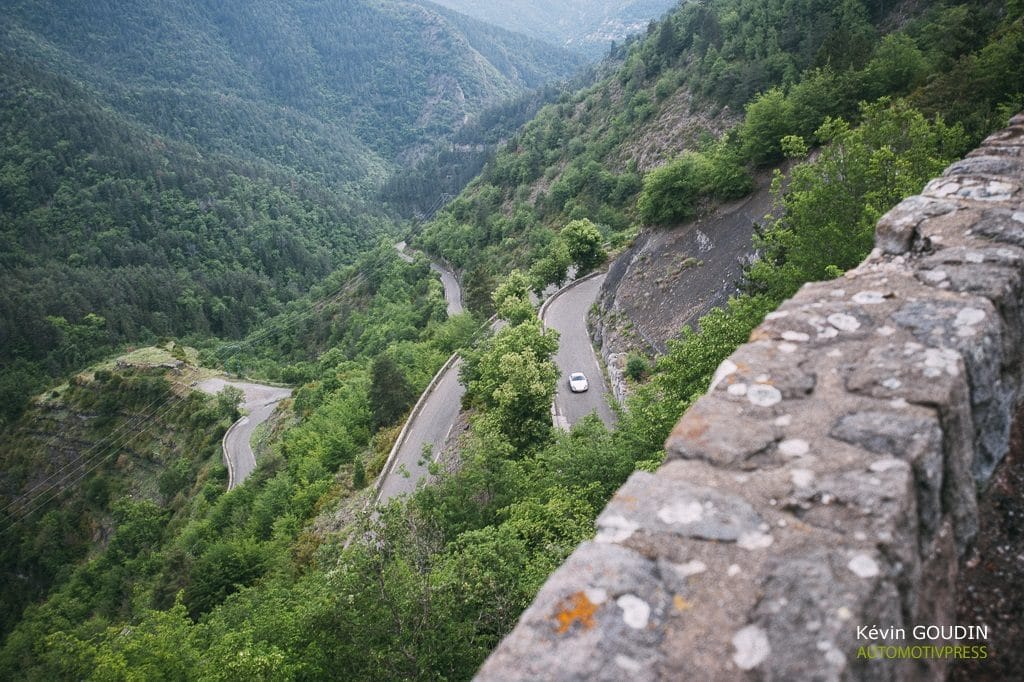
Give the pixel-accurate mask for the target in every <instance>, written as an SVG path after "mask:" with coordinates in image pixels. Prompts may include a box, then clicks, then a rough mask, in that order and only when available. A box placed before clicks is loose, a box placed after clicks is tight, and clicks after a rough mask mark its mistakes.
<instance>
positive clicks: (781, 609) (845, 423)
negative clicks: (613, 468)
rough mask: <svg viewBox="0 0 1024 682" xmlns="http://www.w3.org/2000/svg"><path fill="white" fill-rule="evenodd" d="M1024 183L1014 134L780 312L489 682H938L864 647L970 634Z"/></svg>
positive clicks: (996, 453)
mask: <svg viewBox="0 0 1024 682" xmlns="http://www.w3.org/2000/svg"><path fill="white" fill-rule="evenodd" d="M1022 182H1024V115H1019V116H1017V117H1015V118H1014V119H1013V120H1012V121H1011V127H1010V128H1008V129H1006V130H1004V131H1002V132H1000V133H997V134H995V135H993V136H991V137H989V138H988V139H987V140H986V141H985V142H984V143H983V145H982V146H981V148H979V149H978V150H976V151H974V152H972V153H971V154H970V155H969V156H968V157H967V158H965V159H964V160H963V161H960V162H957V163H955V164H953V165H952V166H950V167H949V168H948V169H947V170H946V172H945V173H944V174H943V175H942V177H940V178H938V179H936V180H933V181H932V182H931V183H929V184H928V185H927V186H926V187H925V189H924V190H923V192H922V194H921V195H920V196H916V197H913V198H910V199H907V200H906V201H904V202H902V203H901V204H900V205H898V206H897V207H896V208H894V209H893V210H892V211H890V212H889V213H888V214H887V215H886V216H884V217H883V218H882V220H881V221H880V222H879V224H878V228H877V236H876V247H877V248H876V249H875V251H873V252H872V254H871V256H870V257H869V258H868V259H867V261H865V262H864V263H863V264H862V265H861V266H860V267H859V268H857V269H856V270H854V271H851V272H849V273H848V274H847V275H846V276H845V277H843V278H841V279H838V280H835V281H831V282H826V283H815V284H810V285H807V286H805V287H804V288H803V289H801V291H800V292H799V293H798V294H797V295H796V296H795V297H794V298H793V299H791V300H789V301H787V302H786V303H784V304H783V305H782V306H781V307H780V308H779V310H777V311H776V312H774V313H771V314H770V315H769V316H768V318H767V319H766V320H765V322H764V323H763V324H762V325H761V326H760V327H758V328H757V329H756V330H755V331H754V333H753V335H752V336H751V339H750V342H749V343H748V344H746V345H745V346H742V347H741V348H740V349H739V350H737V351H736V353H734V354H733V355H732V356H731V357H730V359H728V360H726V361H725V362H724V363H722V366H721V367H720V368H719V370H718V372H717V374H716V377H715V380H714V382H713V385H712V386H711V388H710V390H709V391H708V394H707V395H705V396H704V397H703V398H701V399H700V400H699V401H698V402H697V403H696V404H695V405H694V406H693V407H692V408H691V409H690V410H689V411H688V412H687V413H686V414H685V415H683V417H682V419H681V420H680V421H679V423H678V425H677V426H676V428H675V429H674V430H673V432H672V434H671V436H670V437H669V439H668V441H667V442H666V450H667V452H668V458H667V461H666V463H665V464H664V465H663V466H662V467H661V468H660V469H659V470H658V472H657V473H656V474H649V473H645V472H637V473H635V474H633V476H632V477H631V478H630V479H629V481H627V483H626V484H625V485H624V486H623V487H622V488H621V489H620V490H619V492H618V493H617V494H616V495H615V497H614V498H613V499H612V501H611V502H610V503H609V505H608V507H607V508H606V509H605V510H604V512H603V513H602V514H601V515H600V517H599V518H598V521H597V526H598V530H597V535H596V537H595V538H594V540H593V541H591V542H586V543H584V544H582V545H581V546H580V547H579V548H577V550H576V551H575V552H574V553H573V554H572V555H571V556H570V557H569V559H568V560H567V561H566V562H565V564H564V565H563V566H562V567H561V568H560V569H558V570H557V571H556V572H555V573H554V574H553V575H552V576H551V578H550V579H549V580H548V581H547V583H546V584H545V585H544V587H543V588H542V589H541V591H540V593H539V594H538V595H537V598H536V599H535V601H534V603H533V604H532V605H531V606H530V608H529V609H527V611H526V612H525V613H524V614H523V616H522V617H521V619H520V621H519V624H518V625H517V627H516V629H515V630H514V631H513V632H512V633H511V634H510V635H509V636H508V637H506V638H505V640H504V641H503V642H502V643H501V645H500V646H499V647H498V649H497V650H496V651H495V652H494V653H493V654H492V656H491V657H490V659H488V661H487V662H486V663H485V664H484V666H483V668H481V670H480V672H479V674H478V679H480V680H501V681H503V682H504V681H507V680H536V679H560V680H575V679H579V680H620V679H631V680H647V679H680V680H684V679H694V680H732V679H737V678H740V679H743V678H746V677H749V678H751V679H778V680H798V679H801V680H802V679H821V680H827V679H871V680H885V679H929V680H930V679H937V678H941V677H943V676H944V675H945V673H946V666H947V662H945V661H943V660H937V659H931V660H880V659H867V658H863V657H860V656H858V652H859V648H860V647H861V646H868V645H884V644H887V643H888V642H887V641H886V640H885V638H884V637H883V638H882V639H865V638H864V637H863V636H862V637H860V638H859V637H858V626H868V627H870V626H877V627H879V628H883V629H884V628H903V629H904V630H905V633H906V638H905V639H906V641H905V640H904V639H903V638H901V637H898V636H897V637H895V638H891V639H893V640H894V641H893V643H895V644H912V643H913V642H912V641H910V640H912V639H913V638H912V637H911V633H912V628H913V626H915V625H951V624H955V611H954V609H955V596H956V595H955V582H956V577H957V574H958V571H959V565H960V560H961V558H962V557H963V556H964V554H965V552H966V550H967V548H968V547H969V546H970V544H971V542H972V539H973V537H974V535H975V534H976V532H977V527H978V520H977V492H976V491H977V490H979V489H983V488H984V485H985V483H986V481H987V480H988V478H989V477H990V475H991V473H992V471H993V469H994V468H995V466H996V465H997V464H998V462H999V460H1000V459H1001V458H1002V457H1003V455H1004V454H1005V452H1006V450H1007V447H1008V437H1009V427H1010V421H1011V417H1012V414H1013V413H1014V410H1015V408H1016V405H1017V404H1018V402H1019V399H1020V397H1021V378H1022V377H1021V374H1022V366H1021V355H1022V351H1024V348H1022V344H1024V309H1022V294H1024V291H1022V273H1024V189H1022ZM862 635H863V633H862ZM933 643H934V642H933ZM939 643H940V644H944V643H945V642H939ZM979 643H981V644H983V643H984V642H966V644H968V645H970V644H979Z"/></svg>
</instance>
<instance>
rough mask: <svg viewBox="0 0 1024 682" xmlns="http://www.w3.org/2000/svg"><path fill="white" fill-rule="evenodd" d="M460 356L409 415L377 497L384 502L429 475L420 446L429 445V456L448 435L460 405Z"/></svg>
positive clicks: (409, 490) (410, 488)
mask: <svg viewBox="0 0 1024 682" xmlns="http://www.w3.org/2000/svg"><path fill="white" fill-rule="evenodd" d="M461 366H462V361H461V360H456V361H455V362H453V363H452V364H451V366H450V367H449V368H448V370H447V371H446V372H445V373H444V374H443V375H442V376H441V378H440V379H439V380H438V382H437V385H436V386H435V388H434V390H433V391H432V392H431V393H430V395H428V396H427V397H426V399H424V402H423V405H422V406H421V407H420V412H419V413H418V414H416V415H415V416H414V417H413V420H412V422H410V423H409V426H408V427H407V430H406V437H405V440H404V441H403V442H402V445H401V447H399V449H398V453H397V454H396V455H395V460H394V465H393V466H392V467H391V470H390V471H388V472H387V473H386V474H385V477H384V483H383V484H382V485H381V489H380V494H379V495H378V497H377V500H378V501H379V502H382V503H386V502H387V501H388V500H390V499H391V498H392V497H396V496H398V495H405V494H407V493H411V492H413V491H414V490H416V484H417V483H418V482H419V481H420V479H424V478H426V477H427V476H428V475H429V472H428V471H427V465H428V464H429V463H430V462H429V461H427V460H425V459H424V457H423V447H424V446H425V445H429V446H430V448H431V455H430V456H431V459H433V458H434V457H435V456H437V454H439V449H440V448H441V447H442V446H443V445H444V442H445V440H446V439H447V438H448V433H449V432H450V431H451V429H452V425H454V424H455V420H456V419H457V418H458V416H459V410H460V409H461V407H462V394H463V393H465V392H466V389H465V388H464V387H463V386H462V384H460V383H459V367H461Z"/></svg>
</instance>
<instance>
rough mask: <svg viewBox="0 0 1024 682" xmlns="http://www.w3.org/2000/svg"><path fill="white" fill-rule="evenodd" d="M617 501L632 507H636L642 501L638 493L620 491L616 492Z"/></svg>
mask: <svg viewBox="0 0 1024 682" xmlns="http://www.w3.org/2000/svg"><path fill="white" fill-rule="evenodd" d="M615 501H616V502H617V503H618V504H621V505H625V506H626V507H628V508H632V509H636V506H637V505H638V504H639V503H640V500H638V499H637V497H636V495H622V494H620V493H615Z"/></svg>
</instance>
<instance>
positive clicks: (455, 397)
mask: <svg viewBox="0 0 1024 682" xmlns="http://www.w3.org/2000/svg"><path fill="white" fill-rule="evenodd" d="M395 248H397V249H398V251H399V253H400V254H401V255H402V257H403V258H406V259H408V260H411V258H410V257H409V256H408V254H406V253H405V252H404V248H405V244H404V242H400V243H399V244H396V245H395ZM432 267H433V266H432ZM435 269H436V270H437V271H438V272H442V278H441V281H442V283H443V284H444V291H445V298H446V300H447V301H448V311H449V314H454V313H452V310H453V309H456V308H454V304H457V305H458V307H457V309H456V310H457V311H458V312H461V310H462V306H461V300H462V291H461V289H460V288H459V284H458V281H457V280H456V278H455V277H454V274H451V273H450V271H448V272H449V274H451V277H450V279H446V277H445V276H444V274H443V273H444V271H445V268H443V267H441V266H438V267H437V268H435ZM602 281H604V275H603V274H601V275H595V276H591V277H589V278H585V279H583V280H580V281H579V282H578V283H574V284H572V285H569V286H567V287H565V288H563V289H562V290H560V291H559V292H557V293H556V294H555V295H554V296H552V298H551V300H550V302H549V303H548V304H547V305H545V306H544V307H543V308H542V313H543V317H542V321H543V322H544V323H545V324H546V325H547V326H549V327H552V328H554V329H556V330H558V333H559V337H560V343H559V351H558V354H557V355H556V356H555V364H556V365H557V366H558V369H559V371H560V372H561V378H560V379H559V383H558V392H557V394H556V396H555V403H554V408H553V410H552V411H553V417H554V421H555V423H556V425H558V426H561V427H562V428H569V427H570V426H572V425H573V424H575V423H576V422H577V421H579V420H580V419H582V418H583V417H585V416H586V415H588V414H590V413H591V412H595V411H596V412H597V414H598V416H599V417H600V418H601V420H602V421H604V423H605V424H607V425H609V426H610V425H612V424H614V423H615V413H614V412H612V410H611V408H610V407H609V405H608V399H607V397H606V396H607V394H608V389H607V386H606V384H605V381H604V376H603V374H602V372H601V367H600V366H599V365H598V363H597V358H596V356H595V355H594V351H593V346H592V345H591V342H590V336H589V334H588V333H587V326H586V315H587V311H588V310H590V306H591V305H593V303H594V301H595V300H596V298H597V294H598V291H599V290H600V288H601V282H602ZM500 324H501V323H500V321H499V322H498V323H496V325H500ZM461 366H462V360H461V358H459V357H458V356H452V357H451V358H450V359H449V360H448V362H447V363H445V365H444V366H443V367H442V368H441V370H440V371H439V372H438V373H437V375H435V376H434V378H433V380H432V381H431V383H430V385H429V386H428V387H427V390H426V391H424V392H423V395H421V396H420V399H419V401H418V402H417V403H416V406H415V407H413V410H412V413H411V414H410V415H409V419H408V420H407V421H406V424H405V426H404V427H403V429H402V432H401V433H400V434H399V436H398V440H397V441H396V442H395V446H394V448H393V449H392V451H391V454H390V455H389V457H388V461H387V463H386V464H385V466H384V470H383V471H382V472H381V476H380V478H379V479H378V483H377V496H376V501H377V502H379V503H387V502H388V501H389V500H391V499H392V498H394V497H397V496H400V495H406V494H409V493H412V492H413V491H415V490H416V485H417V484H418V483H419V482H420V481H421V480H423V479H425V478H426V477H428V476H429V475H430V472H429V471H428V467H429V465H430V461H429V460H432V459H434V458H435V457H436V456H437V455H438V454H439V453H440V449H441V448H442V447H443V446H444V444H445V442H446V441H447V440H448V436H449V435H450V434H451V430H452V428H453V427H454V425H455V422H456V421H457V420H458V417H459V412H460V410H461V406H462V396H463V394H464V393H465V390H466V389H465V387H463V385H462V384H461V383H459V368H460V367H461ZM575 371H583V372H584V373H586V375H587V377H588V378H589V379H590V390H589V391H587V392H586V393H571V392H569V388H568V376H569V373H570V372H575ZM424 448H429V452H430V453H431V456H430V457H429V458H425V457H424V456H423V455H424Z"/></svg>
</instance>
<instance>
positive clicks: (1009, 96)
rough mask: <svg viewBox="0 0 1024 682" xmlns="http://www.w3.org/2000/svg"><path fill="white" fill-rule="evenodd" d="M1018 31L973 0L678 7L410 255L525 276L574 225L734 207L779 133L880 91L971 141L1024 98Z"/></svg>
mask: <svg viewBox="0 0 1024 682" xmlns="http://www.w3.org/2000/svg"><path fill="white" fill-rule="evenodd" d="M914 8H917V10H916V13H915V11H912V10H914ZM897 26H898V27H900V29H898V30H897V29H896V28H895V27H897ZM1020 30H1021V29H1020V20H1019V16H1018V15H1014V14H1012V13H1009V14H1007V13H1003V12H1002V11H1001V10H1000V8H999V7H998V3H992V2H985V1H980V2H968V3H962V4H959V5H955V6H949V7H946V6H942V7H939V6H936V7H918V6H917V5H913V4H897V5H889V4H884V3H877V2H870V1H866V2H842V3H836V2H825V1H824V0H801V1H800V2H782V1H781V0H778V1H773V2H768V3H764V2H752V1H750V0H717V1H715V2H708V3H685V4H683V5H681V6H680V7H679V8H678V9H676V10H674V11H673V12H671V13H669V14H668V15H666V17H665V19H664V20H663V21H661V22H659V23H658V24H657V26H656V27H655V28H654V29H653V30H652V31H651V32H650V34H649V35H648V36H647V37H646V38H644V39H642V40H636V41H633V42H632V43H630V44H629V45H626V46H624V47H622V48H621V49H620V50H619V51H618V55H619V56H620V58H621V59H622V61H623V63H622V66H621V68H619V69H618V70H617V71H616V72H614V73H613V74H611V75H608V76H606V77H603V78H601V79H600V80H598V82H596V83H594V84H593V85H592V86H591V87H588V88H585V89H582V90H579V91H577V92H576V93H573V94H571V95H569V94H566V95H564V96H563V97H562V98H561V99H560V100H559V101H558V102H557V103H556V104H553V105H550V106H548V107H545V108H544V109H542V110H541V111H540V113H539V114H538V115H537V116H536V118H535V119H534V120H533V121H531V122H530V123H529V124H527V125H526V126H524V128H523V129H522V130H521V131H520V132H519V133H518V134H517V135H516V136H514V137H513V138H512V139H511V140H510V141H509V143H508V145H507V146H506V147H505V149H503V150H502V151H501V152H499V153H498V154H497V155H496V157H495V158H494V160H493V161H492V162H490V163H489V164H488V165H487V166H486V167H485V168H484V170H483V171H482V172H481V174H480V176H479V177H478V178H477V179H476V180H475V181H474V183H473V184H471V185H470V186H469V187H468V188H467V190H466V191H464V192H463V193H462V194H461V195H460V196H459V197H457V198H456V199H455V200H454V201H453V202H452V203H451V204H450V206H449V207H448V208H447V209H445V210H444V211H442V212H441V213H440V214H439V215H438V217H437V219H436V220H434V221H433V222H432V223H430V224H428V225H427V226H425V228H424V229H423V231H422V233H421V234H420V235H419V237H418V238H417V239H418V242H417V240H414V243H416V244H417V245H418V246H419V247H420V248H422V249H424V250H426V251H427V252H429V253H434V254H438V255H441V256H443V257H445V258H446V259H448V260H449V261H450V262H452V263H453V264H455V265H456V266H457V267H460V268H463V269H465V270H466V272H467V274H469V275H474V276H476V275H480V276H482V275H483V274H484V273H485V272H490V273H491V274H495V273H499V272H508V271H510V270H511V269H513V268H515V267H520V268H524V269H525V268H530V267H532V266H533V265H534V264H536V263H537V261H538V260H540V259H541V258H545V257H547V256H550V255H552V254H553V253H554V250H556V249H557V246H558V240H557V239H556V238H555V235H556V234H557V232H558V231H560V230H561V229H562V227H563V226H564V225H566V224H567V223H569V222H570V221H573V220H578V219H587V220H590V221H592V222H593V223H594V224H595V225H596V226H597V227H598V228H599V229H600V231H601V233H602V234H603V236H604V238H605V239H607V240H609V241H611V243H612V244H613V245H619V244H623V243H625V242H627V241H629V240H631V239H632V238H633V236H634V235H635V234H636V233H637V231H638V230H639V229H640V228H641V227H643V226H665V225H673V224H678V223H680V222H682V221H685V220H687V219H689V218H692V217H693V216H694V215H695V214H697V213H699V212H700V211H701V210H702V209H704V208H707V206H709V205H710V204H711V203H713V202H715V201H723V200H730V199H735V198H738V197H742V196H744V195H745V194H746V193H747V192H749V190H750V188H751V173H753V172H756V171H758V170H759V169H764V168H766V167H768V166H771V165H773V164H775V163H777V162H779V161H781V160H782V158H783V149H782V146H781V144H780V140H781V139H782V138H783V137H785V136H787V135H796V136H800V137H801V138H802V139H803V140H804V141H805V142H806V143H808V144H810V145H814V144H816V143H818V142H820V141H821V139H820V138H818V137H817V136H816V131H817V129H818V126H819V125H820V124H821V123H823V122H824V121H825V120H826V118H827V117H829V116H840V117H846V118H848V119H856V117H857V116H858V102H859V101H862V100H867V101H873V100H875V99H876V98H878V97H880V96H885V95H888V96H908V97H910V98H911V99H912V101H914V102H916V103H919V106H920V107H921V108H922V110H923V111H925V113H927V114H929V115H931V114H942V113H947V114H948V115H949V116H950V117H951V119H952V120H954V121H959V122H962V123H963V124H964V125H965V127H966V128H967V130H968V133H969V134H970V135H971V136H972V138H973V139H980V136H981V135H982V134H983V133H984V132H985V131H986V130H991V129H992V128H993V126H995V125H998V122H999V116H1000V114H999V113H998V112H999V110H1000V109H999V107H1000V106H1003V107H1006V106H1009V105H1010V103H1011V102H1013V101H1014V97H1016V96H1017V95H1018V93H1020V92H1022V91H1024V84H1022V83H1021V72H1020V70H1019V69H1016V67H1015V65H1014V59H1015V57H1014V55H1018V54H1020V49H1021V48H1020ZM886 31H889V34H888V35H886V34H885V32H886ZM987 41H990V42H988V43H987ZM953 73H957V74H958V75H957V76H953V75H952V74H953ZM965 82H973V83H976V84H977V89H976V93H977V94H978V95H979V98H975V97H972V96H971V95H970V94H968V93H967V92H966V88H964V87H963V85H962V84H963V83H965ZM663 167H664V168H665V169H666V170H665V171H664V172H660V173H659V172H657V171H656V169H661V168H663ZM652 171H653V172H652ZM535 274H536V276H538V277H548V276H550V275H551V274H553V273H552V272H551V271H549V272H547V273H542V272H540V271H539V270H538V271H537V272H536V273H535ZM554 274H557V271H554Z"/></svg>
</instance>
